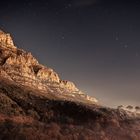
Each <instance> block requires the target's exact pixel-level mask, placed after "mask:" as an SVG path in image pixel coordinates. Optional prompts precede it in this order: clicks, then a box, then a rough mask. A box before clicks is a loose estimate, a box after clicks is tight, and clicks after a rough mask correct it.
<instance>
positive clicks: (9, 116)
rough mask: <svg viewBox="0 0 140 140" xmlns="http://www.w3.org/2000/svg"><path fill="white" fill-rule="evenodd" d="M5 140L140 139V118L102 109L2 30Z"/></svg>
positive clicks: (0, 132) (1, 131)
mask: <svg viewBox="0 0 140 140" xmlns="http://www.w3.org/2000/svg"><path fill="white" fill-rule="evenodd" d="M0 140H140V118H139V115H138V114H133V113H130V112H126V111H124V110H123V109H111V108H106V107H102V106H100V105H98V104H97V100H96V99H95V98H92V97H89V96H88V95H86V94H84V93H82V92H81V91H80V90H79V89H78V88H77V87H76V86H75V85H74V84H73V83H72V82H69V81H64V80H61V79H60V78H59V76H58V75H57V73H56V72H54V71H53V70H52V69H50V68H47V67H44V66H43V65H40V64H39V63H38V61H37V60H36V59H35V58H34V57H33V56H32V55H31V54H30V53H27V52H25V51H24V50H21V49H17V48H16V47H15V46H14V44H13V41H12V39H11V37H10V35H9V34H5V33H4V32H2V31H1V32H0Z"/></svg>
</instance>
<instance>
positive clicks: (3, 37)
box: [0, 30, 15, 48]
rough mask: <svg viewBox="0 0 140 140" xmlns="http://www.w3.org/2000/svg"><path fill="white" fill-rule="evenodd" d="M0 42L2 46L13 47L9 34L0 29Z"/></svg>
mask: <svg viewBox="0 0 140 140" xmlns="http://www.w3.org/2000/svg"><path fill="white" fill-rule="evenodd" d="M0 43H1V44H2V45H3V46H6V47H9V48H15V46H14V43H13V40H12V38H11V36H10V34H6V33H4V32H3V31H1V30H0Z"/></svg>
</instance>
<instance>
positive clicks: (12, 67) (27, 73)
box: [0, 31, 97, 103]
mask: <svg viewBox="0 0 140 140" xmlns="http://www.w3.org/2000/svg"><path fill="white" fill-rule="evenodd" d="M0 76H3V77H4V78H7V79H9V80H13V81H14V82H16V83H18V84H21V85H23V86H28V87H31V88H34V89H38V90H42V91H45V92H48V90H49V91H50V92H54V93H61V96H64V95H66V96H68V97H70V98H72V99H71V100H73V98H77V99H79V98H82V99H84V100H86V101H87V102H91V103H97V100H96V99H95V98H92V97H90V96H87V95H85V94H84V93H83V92H81V91H80V90H79V89H78V88H77V87H76V86H75V84H74V83H73V82H70V81H66V80H61V79H60V78H59V75H58V74H57V73H56V72H55V71H54V70H53V69H51V68H48V67H45V66H43V65H41V64H39V62H38V61H37V60H36V58H34V57H33V56H32V54H31V53H29V52H26V51H24V50H22V49H18V48H16V47H15V46H14V43H13V40H12V38H11V36H10V34H7V33H4V32H2V31H0Z"/></svg>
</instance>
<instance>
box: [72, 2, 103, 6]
mask: <svg viewBox="0 0 140 140" xmlns="http://www.w3.org/2000/svg"><path fill="white" fill-rule="evenodd" d="M73 2H74V5H75V6H76V7H85V6H91V5H94V4H97V3H98V2H100V0H73Z"/></svg>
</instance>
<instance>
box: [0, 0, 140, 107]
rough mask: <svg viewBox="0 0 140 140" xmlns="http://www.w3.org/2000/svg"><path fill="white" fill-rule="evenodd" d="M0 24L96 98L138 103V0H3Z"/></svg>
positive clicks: (20, 43) (21, 44)
mask: <svg viewBox="0 0 140 140" xmlns="http://www.w3.org/2000/svg"><path fill="white" fill-rule="evenodd" d="M0 28H1V29H2V30H4V31H6V32H10V33H11V35H12V36H13V38H14V40H15V44H16V45H17V46H18V47H20V48H23V49H25V50H26V51H30V52H32V54H33V55H34V56H35V57H36V58H37V59H38V60H39V62H40V63H42V64H44V65H46V66H48V67H51V68H53V69H54V70H55V71H56V72H57V73H58V74H59V75H60V77H61V78H62V79H65V80H70V81H73V82H74V83H75V84H76V85H77V86H78V87H79V88H80V89H81V90H82V91H84V92H86V93H87V94H89V95H91V96H93V97H96V98H97V99H98V100H99V102H100V103H101V104H104V105H107V106H111V107H114V106H117V105H121V104H122V105H128V104H131V105H140V102H139V101H140V1H139V0H38V1H37V0H24V1H22V0H13V1H12V0H10V1H7V0H5V1H2V2H1V3H0Z"/></svg>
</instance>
